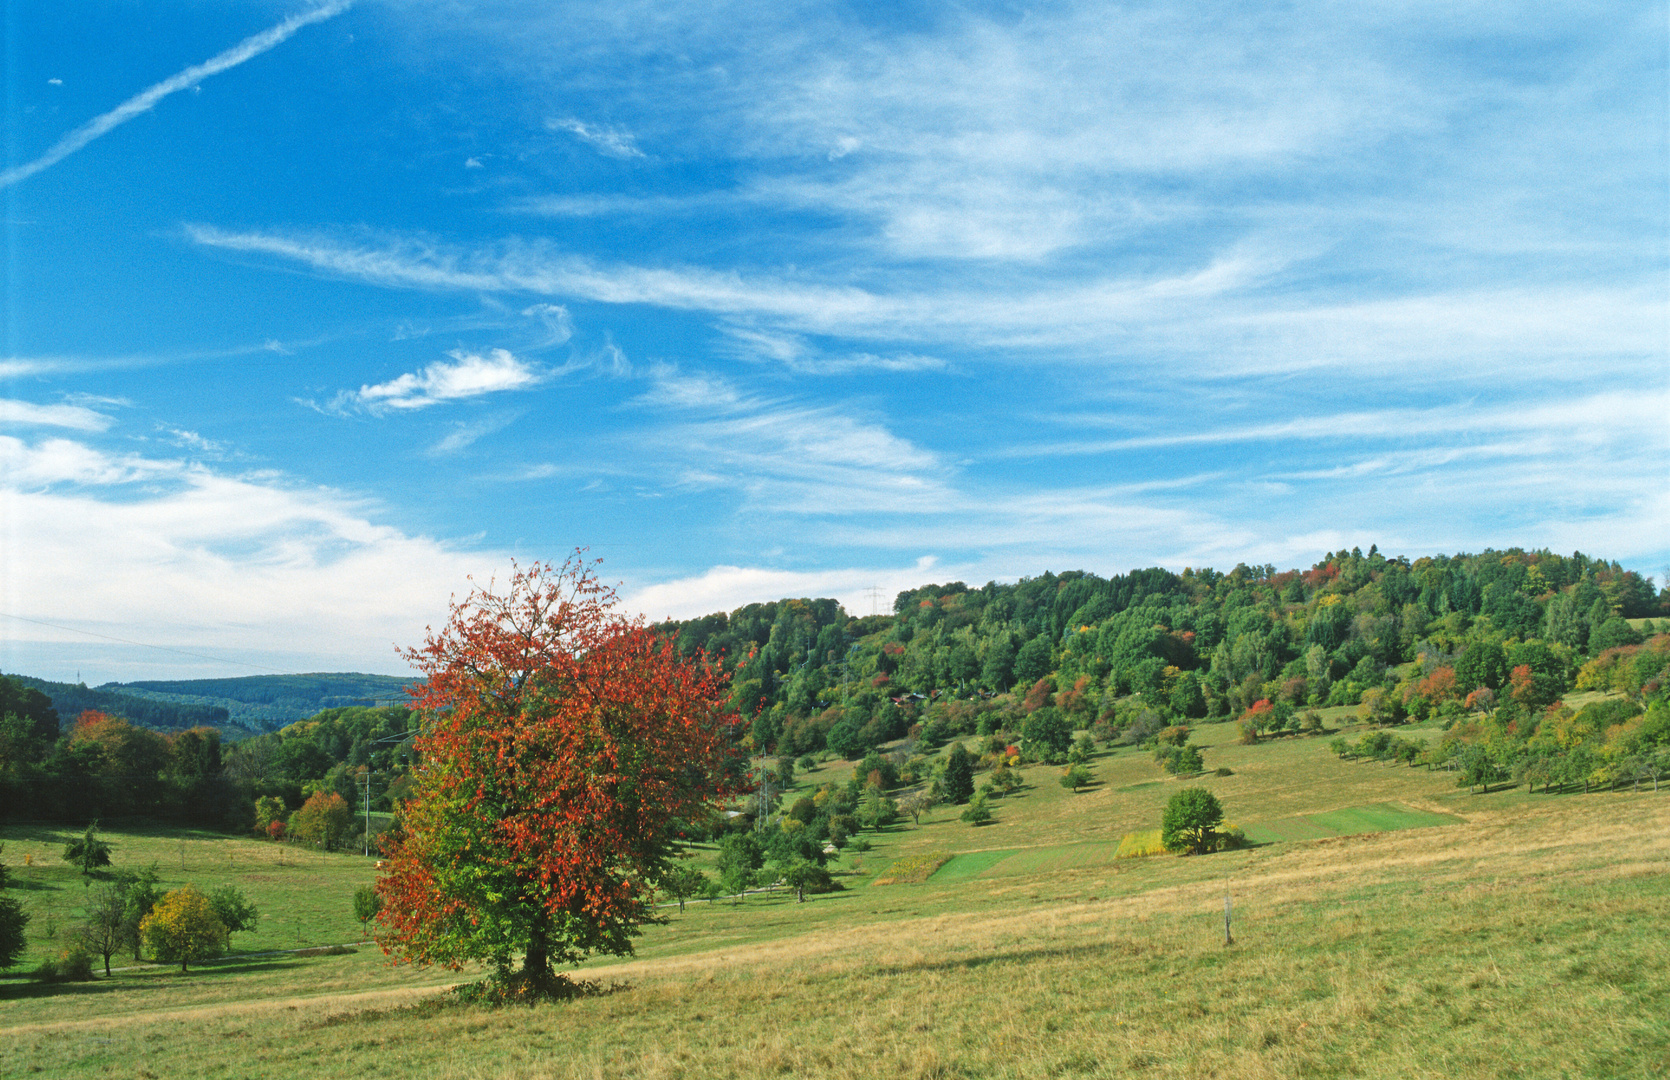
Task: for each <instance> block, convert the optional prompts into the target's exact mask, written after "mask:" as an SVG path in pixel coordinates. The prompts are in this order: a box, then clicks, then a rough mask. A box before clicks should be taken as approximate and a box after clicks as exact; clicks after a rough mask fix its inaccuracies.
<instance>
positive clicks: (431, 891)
mask: <svg viewBox="0 0 1670 1080" xmlns="http://www.w3.org/2000/svg"><path fill="white" fill-rule="evenodd" d="M614 603H615V595H614V591H613V590H612V589H610V588H608V587H607V586H604V585H602V584H600V583H599V582H598V581H597V579H596V577H595V576H594V575H593V573H592V571H591V568H590V567H589V566H588V565H587V564H586V563H585V562H584V561H582V560H581V558H580V557H579V555H578V553H576V555H575V556H574V557H572V558H570V559H569V560H568V561H567V562H566V563H564V565H563V566H561V567H551V566H549V565H541V564H537V563H536V564H534V565H533V566H531V567H529V568H527V569H525V570H524V569H517V570H516V571H514V572H513V573H512V575H511V578H510V581H509V582H508V590H507V591H506V592H504V593H495V592H493V591H492V590H491V588H489V589H479V588H478V589H476V590H475V591H474V592H472V593H471V594H470V595H469V596H468V597H467V598H466V599H465V600H464V601H463V602H462V603H459V602H457V601H454V603H453V605H452V615H451V618H450V619H449V620H448V622H447V625H446V626H445V627H444V628H443V629H442V631H441V632H440V633H439V634H436V633H434V632H433V631H431V632H430V633H429V635H428V638H427V643H426V644H425V646H424V647H423V648H422V649H417V650H411V651H409V652H408V653H407V658H408V659H409V660H410V661H412V663H413V664H414V665H415V666H416V667H417V668H418V669H419V670H420V671H422V672H423V673H424V674H425V675H427V676H428V680H427V681H426V682H425V683H423V684H422V685H421V686H419V687H418V688H417V690H416V691H415V693H414V696H415V697H416V699H417V705H418V707H419V709H420V710H421V711H422V714H423V715H424V718H425V719H424V723H423V727H422V730H421V733H420V734H419V735H418V737H417V739H416V741H415V743H414V747H415V749H416V751H417V753H418V755H419V756H420V760H421V761H422V763H423V766H422V768H421V769H420V770H419V772H418V781H417V784H416V793H415V794H414V796H413V798H412V799H411V801H409V802H408V803H406V804H405V806H404V807H403V812H402V814H401V820H400V828H399V829H398V830H397V831H396V836H395V839H394V840H393V841H392V842H390V843H389V845H388V846H387V855H388V859H387V867H386V869H385V872H384V874H383V876H382V877H381V878H380V879H379V880H378V883H377V889H378V892H379V893H380V894H381V895H382V897H383V900H384V904H383V909H382V913H381V915H380V916H379V921H380V922H381V924H382V933H381V936H380V940H381V943H382V945H383V947H384V949H385V950H386V951H389V952H392V953H395V954H398V955H399V956H400V957H401V958H402V959H406V960H411V961H416V962H419V963H441V964H445V965H447V966H451V967H456V966H458V965H460V964H461V963H463V962H464V961H466V960H470V959H481V958H488V959H495V960H497V961H499V962H500V963H501V965H502V962H503V959H504V958H505V957H506V956H507V955H508V954H511V953H513V952H522V953H524V954H525V959H524V963H523V969H522V976H521V978H522V985H524V986H532V987H534V988H536V989H542V988H546V987H548V985H549V984H550V983H551V981H552V976H551V974H550V964H551V963H552V962H554V961H555V962H565V963H566V962H576V961H578V960H579V959H581V958H583V957H584V956H586V955H588V954H590V953H592V952H604V953H610V954H614V955H623V954H626V953H630V952H631V940H630V939H631V937H632V936H633V935H635V934H636V933H637V927H638V926H639V925H640V924H642V923H644V922H646V921H651V920H653V918H654V912H653V909H652V908H651V906H650V904H651V901H652V899H653V892H654V889H655V886H656V882H657V880H658V879H659V876H660V874H661V873H662V872H663V871H664V870H665V869H666V868H667V867H668V866H669V865H670V862H669V860H670V858H671V856H672V855H673V854H674V852H675V849H676V844H677V836H678V833H679V830H680V829H681V828H682V827H683V825H684V823H686V822H689V821H696V820H701V819H703V818H705V817H706V816H707V815H708V814H710V813H711V812H712V810H713V809H714V808H715V807H716V805H717V802H718V800H719V799H720V798H721V797H723V796H724V795H726V794H729V793H731V792H732V791H734V790H736V786H737V785H736V777H737V775H738V770H736V769H735V768H734V767H733V766H734V762H735V758H734V742H735V735H736V733H737V732H738V731H739V725H740V721H739V720H738V719H737V717H736V715H735V713H734V712H732V711H731V710H730V708H729V705H728V704H727V702H728V694H729V687H728V685H727V680H726V678H725V676H724V674H723V672H722V671H720V670H719V668H718V666H717V665H715V664H711V663H709V662H708V661H707V660H706V658H705V657H702V656H700V655H698V656H695V657H691V658H685V657H682V656H680V654H679V652H678V650H677V648H676V647H675V643H674V642H673V641H672V640H671V639H665V638H659V637H657V636H656V635H655V634H654V633H653V632H651V631H650V630H649V629H647V628H646V627H644V626H643V625H642V624H641V623H638V622H628V621H627V620H625V619H623V618H621V617H620V616H619V615H617V614H615V613H614V612H613V611H612V610H611V609H612V607H613V605H614Z"/></svg>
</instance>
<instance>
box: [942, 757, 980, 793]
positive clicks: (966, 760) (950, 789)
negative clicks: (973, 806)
mask: <svg viewBox="0 0 1670 1080" xmlns="http://www.w3.org/2000/svg"><path fill="white" fill-rule="evenodd" d="M940 788H941V790H942V791H944V793H945V801H946V802H950V803H965V802H967V801H968V800H969V798H970V797H971V796H972V795H973V794H974V759H973V758H971V757H969V754H968V751H967V750H966V749H964V747H963V744H962V743H955V744H953V745H952V747H951V753H950V754H948V755H946V758H945V775H944V776H943V777H941V778H940Z"/></svg>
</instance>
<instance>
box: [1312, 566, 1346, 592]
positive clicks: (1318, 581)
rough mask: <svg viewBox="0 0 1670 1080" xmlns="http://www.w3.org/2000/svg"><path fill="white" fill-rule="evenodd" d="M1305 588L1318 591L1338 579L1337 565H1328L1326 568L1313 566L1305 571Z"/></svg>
mask: <svg viewBox="0 0 1670 1080" xmlns="http://www.w3.org/2000/svg"><path fill="white" fill-rule="evenodd" d="M1304 576H1305V588H1307V589H1320V588H1321V587H1322V586H1324V585H1326V584H1328V582H1330V581H1332V580H1334V579H1335V578H1337V577H1339V564H1338V563H1332V562H1331V563H1329V564H1328V565H1326V566H1313V567H1311V568H1310V569H1309V570H1306V571H1305V575H1304Z"/></svg>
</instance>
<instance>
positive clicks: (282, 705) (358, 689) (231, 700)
mask: <svg viewBox="0 0 1670 1080" xmlns="http://www.w3.org/2000/svg"><path fill="white" fill-rule="evenodd" d="M416 681H417V680H416V679H411V678H400V677H398V676H393V675H366V674H362V673H360V672H352V671H349V672H314V673H310V674H305V675H248V676H243V677H240V678H235V679H179V680H172V681H154V680H147V681H144V682H131V683H105V684H104V685H103V686H101V687H99V689H100V690H108V691H115V692H118V693H121V694H126V695H129V696H133V697H138V698H145V699H147V700H149V701H152V702H159V703H162V702H167V703H174V704H179V705H194V706H208V707H212V708H219V709H223V710H225V713H226V717H227V718H230V720H231V721H232V722H233V723H235V724H240V725H242V726H244V727H247V728H252V729H254V730H257V731H264V730H269V729H271V728H273V727H275V726H281V725H283V724H288V723H291V722H293V721H296V720H303V719H306V718H307V717H310V716H313V715H314V714H315V713H318V712H320V711H321V710H324V709H340V708H347V707H350V706H373V705H404V704H406V702H407V700H408V699H407V696H406V688H407V687H408V686H410V685H412V684H413V683H414V682H416ZM108 711H111V712H119V710H114V709H113V710H108ZM60 712H62V710H60ZM124 715H125V714H124ZM129 719H134V718H133V717H131V716H130V717H129Z"/></svg>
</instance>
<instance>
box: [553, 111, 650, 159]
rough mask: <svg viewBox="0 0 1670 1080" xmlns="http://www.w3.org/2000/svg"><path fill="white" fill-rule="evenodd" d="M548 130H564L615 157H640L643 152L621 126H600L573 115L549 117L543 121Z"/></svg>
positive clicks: (630, 134)
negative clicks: (559, 117)
mask: <svg viewBox="0 0 1670 1080" xmlns="http://www.w3.org/2000/svg"><path fill="white" fill-rule="evenodd" d="M545 127H546V129H547V130H549V131H566V132H567V133H568V134H570V135H572V136H574V137H575V138H576V139H579V140H580V141H581V142H583V143H585V144H586V145H588V146H591V147H593V148H594V149H596V150H597V151H598V152H599V153H601V154H607V155H608V156H609V157H616V158H641V157H643V156H644V152H643V151H642V150H640V149H638V147H637V144H636V143H635V142H634V141H633V138H632V133H631V132H629V131H626V130H624V129H622V128H616V127H602V126H599V125H596V124H588V123H586V122H585V121H583V120H576V119H574V118H573V117H566V118H563V119H551V120H547V121H545Z"/></svg>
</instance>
